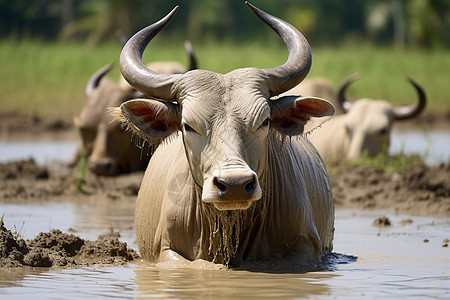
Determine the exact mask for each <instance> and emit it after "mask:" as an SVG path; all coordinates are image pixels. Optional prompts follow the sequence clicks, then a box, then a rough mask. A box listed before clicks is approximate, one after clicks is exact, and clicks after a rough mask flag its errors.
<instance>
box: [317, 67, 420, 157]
mask: <svg viewBox="0 0 450 300" xmlns="http://www.w3.org/2000/svg"><path fill="white" fill-rule="evenodd" d="M358 77H359V75H358V74H355V75H353V76H350V77H349V78H348V79H347V80H345V81H344V83H343V84H342V85H341V87H340V88H339V91H338V93H337V94H338V96H337V98H338V102H337V103H338V104H339V107H340V109H342V110H343V111H344V114H342V115H338V116H334V117H333V118H332V119H331V120H330V121H329V122H327V123H326V124H324V125H323V126H321V127H320V128H317V130H314V132H312V133H311V134H310V136H309V139H310V140H311V141H312V143H313V144H314V146H315V147H316V148H317V150H319V152H320V154H321V156H322V158H323V159H324V160H326V161H328V160H330V161H332V160H337V159H342V158H343V159H356V158H359V157H360V156H361V155H362V153H364V152H366V153H367V154H368V155H369V156H375V155H377V154H378V153H380V152H382V151H386V150H387V149H388V147H389V137H390V132H391V128H392V125H393V123H394V121H401V120H407V119H411V118H414V117H416V116H417V115H419V114H420V113H421V112H422V111H423V110H424V108H425V105H426V96H425V92H424V90H423V89H422V88H421V87H420V86H419V84H417V83H416V82H415V81H414V80H412V79H410V78H408V81H409V82H410V83H411V84H412V85H413V87H414V88H415V90H416V92H417V94H418V98H419V100H418V102H417V103H415V104H411V105H408V106H401V107H394V106H392V104H390V103H389V102H387V101H384V100H373V99H366V98H364V99H359V100H357V101H355V102H353V103H352V102H350V101H348V100H347V98H346V97H345V91H346V89H347V87H348V86H349V85H350V83H352V82H353V81H355V80H356V79H357V78H358Z"/></svg>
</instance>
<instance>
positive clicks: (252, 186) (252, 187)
mask: <svg viewBox="0 0 450 300" xmlns="http://www.w3.org/2000/svg"><path fill="white" fill-rule="evenodd" d="M245 191H246V192H247V193H248V194H249V195H252V194H253V193H254V192H255V178H253V179H252V180H251V181H250V182H249V183H247V185H246V186H245Z"/></svg>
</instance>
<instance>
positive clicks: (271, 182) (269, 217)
mask: <svg viewBox="0 0 450 300" xmlns="http://www.w3.org/2000/svg"><path fill="white" fill-rule="evenodd" d="M246 4H247V6H248V7H249V9H250V10H251V11H252V12H253V13H254V14H255V15H256V16H258V17H259V18H260V19H261V20H262V21H263V22H264V23H266V24H267V25H268V26H269V27H270V28H271V29H273V30H274V31H275V32H276V33H277V34H278V35H279V36H280V37H281V38H282V40H283V41H284V43H285V44H286V46H287V48H288V51H289V56H288V59H287V61H286V63H285V64H283V65H282V66H279V67H275V68H272V69H258V68H242V69H236V70H234V71H231V72H229V73H227V74H219V73H215V72H211V71H206V70H193V71H190V72H187V73H185V74H177V75H165V74H160V73H157V72H155V71H154V70H150V69H148V68H147V67H146V66H145V65H144V64H143V63H142V53H143V51H144V50H145V48H146V47H147V45H148V43H149V42H150V41H151V40H152V39H153V38H154V37H155V36H156V35H157V34H158V33H159V32H160V31H161V30H162V29H163V28H164V27H165V26H166V25H167V24H168V23H169V22H170V20H171V19H172V18H173V16H174V14H175V13H176V11H177V10H178V7H176V8H174V10H172V11H171V12H170V13H169V14H168V15H167V16H166V17H164V18H163V19H161V20H160V21H158V22H156V23H154V24H152V25H150V26H148V27H146V28H144V29H142V30H141V31H139V32H138V33H136V34H135V35H134V36H133V37H132V38H131V39H130V40H129V41H128V42H127V44H126V45H125V47H124V49H123V50H122V54H121V57H120V68H121V71H122V74H123V76H124V77H125V79H126V80H127V81H128V82H129V83H130V84H131V85H132V86H134V87H135V88H136V89H137V90H139V91H141V92H142V93H144V94H146V95H149V96H151V97H152V99H135V100H131V101H127V102H125V103H123V104H122V105H121V106H120V108H115V109H114V110H113V111H112V113H113V114H114V115H115V117H116V118H117V119H119V120H121V122H122V123H123V124H124V125H125V126H127V127H128V128H129V129H130V130H132V131H133V132H135V133H136V134H138V135H140V136H141V137H142V138H143V139H145V140H147V141H149V142H150V143H160V142H161V143H160V146H159V147H158V148H157V149H156V151H155V153H154V154H153V156H152V158H151V160H150V162H149V165H148V167H147V170H146V172H145V175H144V178H143V181H142V185H141V188H140V190H139V194H138V198H137V203H136V216H135V225H136V234H137V243H138V246H139V249H140V253H141V256H142V257H143V258H144V259H146V260H149V261H152V262H164V263H168V262H169V263H170V264H172V263H174V264H178V263H180V264H182V265H184V264H190V262H192V261H194V262H199V261H201V262H204V261H208V262H213V263H218V264H219V265H227V266H236V265H240V264H241V263H247V262H252V261H267V260H271V259H276V258H283V259H288V258H293V259H294V261H296V262H303V263H306V262H318V261H320V259H321V255H322V254H323V253H324V252H326V251H330V250H331V249H332V241H333V230H334V205H333V198H332V193H331V189H330V184H329V179H328V175H327V172H326V169H325V166H324V164H323V161H322V160H321V158H320V156H319V154H318V152H317V151H316V149H315V148H314V146H313V145H312V144H311V143H310V142H309V141H308V140H307V139H306V138H304V137H303V134H304V133H306V132H309V131H310V130H312V129H313V128H315V127H316V126H318V125H320V124H321V123H322V121H324V120H326V119H328V118H330V117H331V116H332V115H333V113H334V108H333V106H332V105H331V104H330V103H329V102H327V101H325V100H322V99H319V98H313V97H297V96H288V97H276V96H278V95H280V94H281V93H283V92H285V91H287V90H289V89H290V88H292V87H293V86H295V85H297V84H298V83H299V82H300V81H302V80H303V79H304V78H305V77H306V75H307V73H308V72H309V69H310V67H311V50H310V47H309V44H308V42H307V40H306V39H305V38H304V36H303V35H302V34H301V33H300V32H299V31H298V30H297V29H296V28H295V27H293V26H292V25H290V24H289V23H287V22H285V21H283V20H280V19H278V18H276V17H274V16H271V15H269V14H267V13H265V12H263V11H262V10H260V9H258V8H256V7H254V6H253V5H251V4H249V3H247V2H246Z"/></svg>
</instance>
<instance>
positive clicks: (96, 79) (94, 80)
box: [84, 63, 114, 96]
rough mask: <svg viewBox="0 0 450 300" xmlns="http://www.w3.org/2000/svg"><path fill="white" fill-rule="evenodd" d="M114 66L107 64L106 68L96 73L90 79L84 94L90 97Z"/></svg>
mask: <svg viewBox="0 0 450 300" xmlns="http://www.w3.org/2000/svg"><path fill="white" fill-rule="evenodd" d="M113 66H114V64H113V63H110V64H107V65H106V66H104V67H102V68H101V69H100V70H98V71H97V72H95V73H94V75H92V76H91V78H89V81H88V83H87V84H86V88H85V89H84V94H85V95H86V96H89V95H90V94H91V93H92V91H93V90H95V89H96V88H97V87H98V85H99V83H100V80H101V79H102V78H103V76H105V74H106V73H108V72H109V70H111V69H112V67H113Z"/></svg>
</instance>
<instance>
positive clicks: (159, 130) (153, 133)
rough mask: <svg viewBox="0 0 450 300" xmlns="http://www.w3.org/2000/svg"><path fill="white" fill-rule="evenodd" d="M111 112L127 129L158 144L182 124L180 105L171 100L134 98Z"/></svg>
mask: <svg viewBox="0 0 450 300" xmlns="http://www.w3.org/2000/svg"><path fill="white" fill-rule="evenodd" d="M110 112H111V113H112V115H113V116H114V117H115V119H117V120H118V121H120V122H121V123H122V124H123V125H125V126H126V127H127V129H129V130H131V131H133V132H134V133H135V134H137V135H138V136H139V137H141V138H143V139H145V140H147V141H148V142H149V143H151V144H158V143H159V142H160V141H162V140H163V139H165V138H166V137H168V136H169V135H171V134H172V133H174V132H176V131H178V130H179V129H180V126H181V117H180V114H179V108H178V105H177V104H175V103H171V102H165V101H159V100H155V99H133V100H129V101H126V102H124V103H122V105H120V107H114V108H112V109H110Z"/></svg>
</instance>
